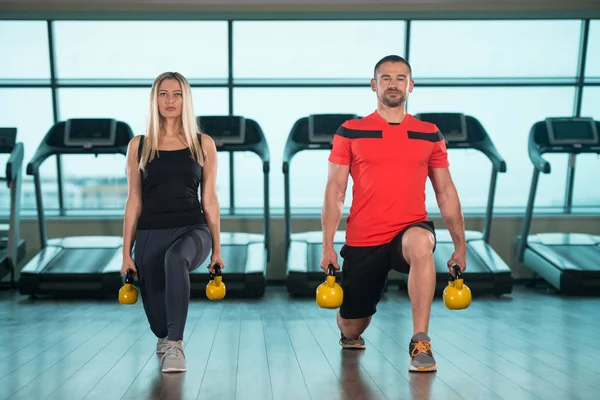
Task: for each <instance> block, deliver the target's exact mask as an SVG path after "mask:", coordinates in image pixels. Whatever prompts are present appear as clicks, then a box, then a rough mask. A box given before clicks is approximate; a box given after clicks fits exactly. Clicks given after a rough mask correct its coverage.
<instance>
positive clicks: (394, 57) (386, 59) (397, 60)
mask: <svg viewBox="0 0 600 400" xmlns="http://www.w3.org/2000/svg"><path fill="white" fill-rule="evenodd" d="M386 62H395V63H402V64H405V65H406V66H407V67H408V71H409V73H410V76H411V77H412V68H411V67H410V64H409V63H408V61H406V59H405V58H403V57H400V56H397V55H389V56H385V57H383V58H382V59H381V60H379V61H378V62H377V64H375V69H374V70H373V76H374V77H375V78H377V70H378V69H379V67H380V66H381V64H383V63H386Z"/></svg>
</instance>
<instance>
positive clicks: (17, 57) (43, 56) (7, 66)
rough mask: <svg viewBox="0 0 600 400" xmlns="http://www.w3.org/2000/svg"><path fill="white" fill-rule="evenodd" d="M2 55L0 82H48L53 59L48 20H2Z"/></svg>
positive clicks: (0, 51) (0, 35) (0, 28)
mask: <svg viewBox="0 0 600 400" xmlns="http://www.w3.org/2000/svg"><path fill="white" fill-rule="evenodd" d="M0 54H2V62H1V63H0V80H2V79H44V80H47V81H49V80H50V57H49V56H48V28H47V25H46V21H0ZM2 104H5V103H2Z"/></svg>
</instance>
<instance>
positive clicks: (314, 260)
mask: <svg viewBox="0 0 600 400" xmlns="http://www.w3.org/2000/svg"><path fill="white" fill-rule="evenodd" d="M342 247H344V244H343V243H334V244H333V249H334V250H335V252H336V253H337V256H338V264H339V265H340V268H341V267H342V263H343V262H344V259H343V258H342V257H341V256H340V250H341V249H342ZM322 249H323V245H322V244H321V243H309V244H308V248H307V253H308V254H306V259H307V261H308V264H307V269H308V272H321V273H323V274H325V272H323V270H322V269H321V255H322V253H323V252H322ZM323 276H325V275H323ZM323 279H325V278H323Z"/></svg>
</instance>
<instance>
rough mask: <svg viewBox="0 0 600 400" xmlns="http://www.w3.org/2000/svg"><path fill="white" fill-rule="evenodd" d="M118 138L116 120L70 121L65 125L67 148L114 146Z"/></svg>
mask: <svg viewBox="0 0 600 400" xmlns="http://www.w3.org/2000/svg"><path fill="white" fill-rule="evenodd" d="M116 136H117V121H116V120H114V119H107V118H104V119H69V120H67V122H66V123H65V140H64V141H65V146H77V147H85V148H91V147H97V146H114V145H115V138H116Z"/></svg>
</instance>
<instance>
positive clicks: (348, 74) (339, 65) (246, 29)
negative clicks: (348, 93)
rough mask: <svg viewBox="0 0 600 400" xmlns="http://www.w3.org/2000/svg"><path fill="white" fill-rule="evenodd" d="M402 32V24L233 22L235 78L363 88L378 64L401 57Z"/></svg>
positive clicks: (372, 22) (388, 22) (240, 80)
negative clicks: (356, 83) (338, 82)
mask: <svg viewBox="0 0 600 400" xmlns="http://www.w3.org/2000/svg"><path fill="white" fill-rule="evenodd" d="M404 30H405V23H404V22H403V21H377V22H374V21H310V22H308V21H273V22H270V21H269V22H262V21H261V22H235V24H234V25H233V51H234V57H233V60H234V78H235V81H236V82H242V81H247V80H261V79H262V80H276V79H287V80H294V79H312V80H320V81H323V80H324V79H328V80H329V81H331V80H334V81H335V80H360V81H361V82H365V83H367V84H368V80H369V79H370V78H371V76H372V75H373V68H374V67H375V64H376V63H377V61H379V60H380V59H381V58H382V57H384V56H386V55H388V54H398V55H404V51H405V49H404V37H405V34H404ZM257 44H258V45H257ZM281 93H283V92H281ZM284 95H285V94H284Z"/></svg>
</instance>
